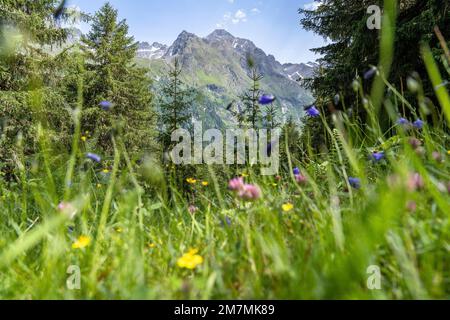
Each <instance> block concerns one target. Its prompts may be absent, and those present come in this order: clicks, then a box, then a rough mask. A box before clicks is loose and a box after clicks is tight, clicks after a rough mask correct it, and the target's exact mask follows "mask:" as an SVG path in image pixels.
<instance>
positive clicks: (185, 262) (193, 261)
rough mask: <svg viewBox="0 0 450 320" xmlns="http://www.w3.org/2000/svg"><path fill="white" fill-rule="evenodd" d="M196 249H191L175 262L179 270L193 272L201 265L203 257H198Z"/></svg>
mask: <svg viewBox="0 0 450 320" xmlns="http://www.w3.org/2000/svg"><path fill="white" fill-rule="evenodd" d="M197 253H198V250H197V249H191V250H189V252H187V253H185V254H184V255H183V256H182V257H181V258H180V259H178V261H177V265H178V267H179V268H184V269H189V270H194V269H195V268H196V267H197V266H198V265H200V264H202V263H203V257H202V256H200V255H198V254H197Z"/></svg>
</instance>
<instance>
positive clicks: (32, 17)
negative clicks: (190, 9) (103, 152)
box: [0, 1, 71, 173]
mask: <svg viewBox="0 0 450 320" xmlns="http://www.w3.org/2000/svg"><path fill="white" fill-rule="evenodd" d="M57 5H58V1H0V121H1V122H2V124H3V125H2V128H1V129H2V136H1V140H0V149H1V153H0V162H2V163H3V167H4V169H3V170H4V171H8V172H9V173H11V171H12V170H13V168H14V166H15V165H16V163H15V162H16V159H17V157H18V155H19V154H22V153H23V154H24V155H30V154H33V153H34V152H36V151H38V150H39V148H40V147H43V146H39V145H38V131H37V128H39V127H40V128H41V129H42V130H41V131H40V133H41V134H42V135H44V136H45V137H44V138H45V139H46V140H47V141H49V142H51V143H52V145H53V146H54V148H55V149H61V150H64V149H66V148H68V145H69V133H70V131H71V121H70V119H71V116H70V114H69V111H68V109H67V108H66V107H67V105H66V102H65V99H64V97H63V96H62V95H61V94H60V92H59V91H58V89H57V88H54V86H55V84H56V83H58V81H59V80H60V79H61V78H60V75H61V74H60V72H59V71H60V70H61V69H60V68H61V66H62V65H63V63H62V62H61V61H60V60H59V59H58V57H56V58H55V57H54V56H51V55H49V54H48V53H46V51H45V50H44V49H43V47H42V46H53V45H58V44H60V43H62V42H64V41H65V40H66V37H67V34H68V30H67V29H64V28H60V27H59V26H58V24H57V22H56V21H54V19H53V13H54V10H55V8H56V6H57ZM63 18H64V17H62V18H61V19H63ZM18 140H20V141H21V145H22V146H23V149H22V146H18V144H17V141H18Z"/></svg>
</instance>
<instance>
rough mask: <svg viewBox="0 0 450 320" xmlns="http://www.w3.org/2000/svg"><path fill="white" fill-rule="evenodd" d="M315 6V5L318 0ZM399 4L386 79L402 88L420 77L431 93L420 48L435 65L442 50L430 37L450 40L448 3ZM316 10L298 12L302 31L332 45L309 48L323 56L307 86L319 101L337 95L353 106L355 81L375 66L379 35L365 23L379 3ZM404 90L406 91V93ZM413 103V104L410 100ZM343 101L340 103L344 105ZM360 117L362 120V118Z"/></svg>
mask: <svg viewBox="0 0 450 320" xmlns="http://www.w3.org/2000/svg"><path fill="white" fill-rule="evenodd" d="M317 2H319V1H317ZM397 3H398V4H397V5H398V18H397V25H396V26H395V28H396V34H395V50H394V57H393V61H396V62H398V63H394V64H393V66H392V70H391V73H390V76H389V80H390V82H391V83H393V84H394V85H396V87H397V88H399V89H400V90H401V88H406V79H407V77H408V76H410V75H411V74H412V73H413V72H418V73H419V75H420V77H421V79H422V80H423V81H424V84H425V88H426V91H427V93H431V92H432V91H433V88H432V86H431V85H430V84H429V83H428V80H427V79H428V76H427V73H426V70H425V68H424V65H423V63H422V60H421V59H420V45H421V43H422V42H423V41H426V42H428V43H429V44H430V46H431V47H432V48H433V52H434V53H435V55H436V58H437V60H439V59H440V57H441V55H442V53H443V49H442V48H441V47H440V45H439V41H438V39H437V37H436V35H435V34H434V28H435V27H436V26H437V27H439V28H440V30H441V32H442V33H443V35H444V37H445V38H446V39H447V41H450V28H449V26H450V15H449V14H448V12H449V11H450V2H449V1H441V0H401V1H398V2H397ZM318 4H319V5H318V7H317V9H315V10H306V9H300V10H299V12H300V14H301V24H302V26H303V28H305V29H306V30H310V31H313V32H314V33H316V34H318V35H320V36H322V37H324V38H326V39H328V40H330V43H329V44H327V45H325V46H323V47H320V48H316V49H313V51H314V52H315V53H318V54H320V55H321V56H322V58H321V59H320V60H319V61H320V63H321V65H322V68H321V70H320V71H319V72H318V74H317V77H316V78H315V79H313V80H309V81H307V82H306V83H307V85H308V86H309V87H310V88H311V89H313V90H314V92H315V95H316V97H317V98H322V99H324V100H325V101H332V100H333V97H334V96H335V95H336V93H341V96H342V99H343V100H341V103H340V104H339V106H337V107H341V106H342V105H344V104H345V105H346V106H348V107H353V104H354V103H355V102H356V101H355V97H356V95H355V94H354V92H353V91H352V86H351V84H352V82H353V80H354V79H355V77H360V78H364V74H365V73H366V72H367V71H368V70H369V69H370V67H371V66H377V65H378V62H379V30H376V29H373V30H370V29H369V28H368V27H367V20H368V19H369V18H370V16H371V14H370V13H368V12H367V11H368V8H369V7H370V6H372V5H378V6H379V7H380V8H381V10H382V9H383V1H381V0H377V1H373V0H355V1H353V0H351V1H348V0H345V1H343V0H322V1H320V3H318ZM371 84H372V81H371V79H365V80H364V81H363V85H364V89H365V91H366V92H367V91H370V90H369V89H370V86H371ZM405 91H406V90H405ZM412 100H415V99H412ZM342 102H343V103H342ZM363 116H364V115H363Z"/></svg>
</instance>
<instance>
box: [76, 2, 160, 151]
mask: <svg viewBox="0 0 450 320" xmlns="http://www.w3.org/2000/svg"><path fill="white" fill-rule="evenodd" d="M117 19H118V14H117V10H115V9H114V8H113V7H112V6H111V5H110V4H105V5H104V6H103V7H102V8H101V9H100V10H99V11H98V12H97V13H96V14H95V16H94V18H93V20H92V30H91V32H90V33H89V34H88V35H86V36H83V37H82V46H81V48H82V51H83V55H84V59H85V61H86V73H85V81H84V82H85V88H84V101H85V107H84V110H83V114H82V126H83V130H87V131H90V132H92V133H93V135H94V136H95V138H96V141H97V142H96V147H97V148H98V149H100V150H101V151H102V152H104V153H106V154H112V149H113V146H112V143H111V134H112V133H113V130H121V132H122V133H123V136H124V142H125V145H126V147H127V148H128V150H129V152H130V153H131V154H132V155H139V154H142V153H145V152H149V151H151V150H153V149H154V145H153V142H154V139H153V136H154V120H155V113H154V111H153V109H152V95H151V93H150V90H149V88H150V81H149V80H148V78H147V77H146V70H145V69H142V68H138V67H137V66H136V65H135V64H134V57H135V56H136V50H137V43H135V42H134V38H133V37H131V36H128V25H127V24H126V22H125V21H118V20H117ZM101 101H110V102H111V103H112V104H113V108H112V109H111V110H109V111H104V110H102V109H101V108H100V107H99V103H100V102H101Z"/></svg>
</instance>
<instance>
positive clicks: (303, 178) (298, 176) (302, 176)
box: [295, 174, 308, 184]
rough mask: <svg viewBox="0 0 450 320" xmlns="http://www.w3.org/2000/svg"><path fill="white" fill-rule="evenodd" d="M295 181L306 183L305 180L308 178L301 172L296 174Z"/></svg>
mask: <svg viewBox="0 0 450 320" xmlns="http://www.w3.org/2000/svg"><path fill="white" fill-rule="evenodd" d="M295 181H297V183H298V184H306V182H308V178H306V176H304V175H302V174H296V175H295Z"/></svg>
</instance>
